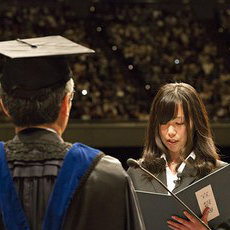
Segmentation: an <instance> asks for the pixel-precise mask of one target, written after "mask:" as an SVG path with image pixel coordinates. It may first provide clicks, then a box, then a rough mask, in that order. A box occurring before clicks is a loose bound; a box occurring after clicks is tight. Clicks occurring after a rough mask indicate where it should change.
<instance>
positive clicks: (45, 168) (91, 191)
mask: <svg viewBox="0 0 230 230" xmlns="http://www.w3.org/2000/svg"><path fill="white" fill-rule="evenodd" d="M71 146H72V145H71V144H70V143H66V142H64V141H63V140H62V139H61V138H60V137H59V136H58V135H57V134H56V133H54V132H51V131H48V130H45V129H37V128H36V129H35V128H31V129H26V130H23V131H21V132H19V133H18V135H16V136H15V137H14V139H13V140H10V141H8V142H6V143H5V144H4V147H5V156H6V160H7V163H8V167H9V169H10V174H11V176H12V178H13V182H14V186H15V188H16V191H17V194H18V197H19V200H20V202H21V205H22V209H23V211H24V213H25V216H26V218H27V221H28V224H29V226H30V229H31V230H40V229H42V223H43V218H44V213H45V211H46V208H47V203H48V201H49V198H50V195H51V193H52V191H53V188H54V185H55V182H56V178H57V176H58V173H59V170H60V168H61V167H62V165H63V159H64V157H65V155H66V153H67V152H68V150H69V149H70V148H71ZM98 157H99V158H100V159H99V158H97V159H96V160H95V161H94V162H93V164H92V166H91V167H90V169H89V170H88V171H87V173H85V175H84V176H83V177H82V178H81V180H80V184H79V185H78V187H77V188H76V191H75V192H74V196H73V198H72V199H71V201H70V203H69V204H68V208H67V212H66V215H65V217H64V219H63V221H62V222H63V224H62V228H61V229H65V230H69V229H71V230H74V229H76V230H99V229H100V230H141V229H144V225H143V223H142V218H141V215H140V213H139V206H138V202H137V200H136V195H135V194H134V192H133V189H132V183H131V182H130V179H129V177H128V176H127V174H126V172H125V171H124V170H123V168H122V166H121V164H120V162H119V161H118V160H117V159H115V158H113V157H110V156H106V155H104V154H103V153H100V154H99V156H98ZM0 229H4V224H3V220H2V218H1V217H0Z"/></svg>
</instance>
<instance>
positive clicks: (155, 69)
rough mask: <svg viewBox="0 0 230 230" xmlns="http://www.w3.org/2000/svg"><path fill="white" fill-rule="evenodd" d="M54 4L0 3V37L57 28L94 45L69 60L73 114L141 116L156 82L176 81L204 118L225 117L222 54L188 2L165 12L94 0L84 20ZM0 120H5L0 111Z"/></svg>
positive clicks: (225, 15)
mask: <svg viewBox="0 0 230 230" xmlns="http://www.w3.org/2000/svg"><path fill="white" fill-rule="evenodd" d="M54 5H55V4H54ZM54 5H52V4H50V5H45V6H37V5H36V4H35V5H32V4H31V6H27V7H25V6H22V7H19V6H18V5H15V6H14V5H11V6H10V5H5V6H4V7H3V6H2V7H1V9H0V38H1V40H9V39H15V38H17V37H20V38H28V37H37V36H48V35H54V34H61V35H63V36H65V37H66V38H69V39H71V40H73V41H75V42H78V43H81V44H83V45H86V46H89V47H90V48H93V49H95V50H96V54H94V55H84V56H81V57H77V58H74V59H71V64H72V65H73V69H74V76H75V79H74V80H75V81H76V95H75V98H74V101H73V109H72V114H71V117H72V118H73V119H81V120H85V121H88V120H96V121H106V120H108V121H111V120H113V121H130V120H133V121H142V120H146V119H147V117H148V113H149V107H150V102H151V98H152V97H153V96H154V94H155V93H156V89H157V88H159V86H160V85H162V84H164V83H167V82H171V81H184V82H187V83H189V84H191V85H193V86H194V87H195V88H196V90H197V91H198V92H199V93H200V95H201V97H202V99H203V100H204V102H205V105H206V107H207V110H208V113H209V115H210V119H211V121H213V122H225V121H229V120H230V114H229V104H230V69H229V64H228V59H227V58H228V57H226V54H222V52H221V49H220V48H219V46H218V44H217V41H216V39H215V40H214V39H212V36H209V35H210V31H209V29H208V25H207V23H204V22H201V21H199V20H197V19H196V17H195V16H194V15H193V12H192V10H191V9H190V7H189V4H184V6H183V7H181V8H180V10H175V11H170V10H166V9H160V8H157V7H156V5H155V4H150V3H146V4H143V3H142V4H140V3H132V4H128V3H126V4H125V3H122V4H121V3H120V4H113V3H111V2H110V3H109V4H106V3H104V2H103V3H100V2H97V3H94V5H92V6H91V7H90V15H89V16H88V17H87V18H84V19H82V18H79V17H78V15H77V13H76V12H75V11H74V9H70V8H69V7H67V6H66V5H64V4H58V6H55V7H54ZM218 13H219V22H220V25H219V26H220V28H222V30H224V31H226V32H227V33H230V11H229V10H225V11H224V10H223V9H222V10H219V12H218ZM218 29H219V28H216V30H217V31H218ZM219 30H220V29H219ZM220 39H221V38H220ZM219 42H221V41H219ZM83 105H84V106H83ZM0 119H1V120H2V121H7V118H6V117H5V116H3V115H2V112H1V117H0Z"/></svg>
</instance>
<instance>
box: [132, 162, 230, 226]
mask: <svg viewBox="0 0 230 230" xmlns="http://www.w3.org/2000/svg"><path fill="white" fill-rule="evenodd" d="M136 193H137V196H138V199H139V203H140V207H141V211H142V214H143V218H144V222H145V225H146V230H168V229H169V228H168V225H167V222H166V221H167V220H169V219H171V218H170V217H171V216H172V215H176V216H179V217H182V218H185V219H186V217H185V216H184V214H183V211H184V210H185V208H184V206H183V205H182V204H180V203H179V202H178V201H177V200H176V199H175V198H174V197H173V196H171V195H167V194H161V193H152V192H145V191H139V190H136ZM175 195H177V196H178V197H179V198H180V199H181V200H182V201H183V202H184V203H185V204H186V205H187V206H188V207H189V208H190V209H191V210H192V211H193V212H194V213H196V215H197V216H199V217H201V215H202V214H201V213H202V212H203V210H204V208H205V207H206V206H208V207H210V213H209V219H210V220H209V222H208V225H209V227H210V228H211V229H214V230H215V229H217V228H218V226H219V225H220V224H221V223H223V222H225V223H227V224H228V226H230V165H227V166H225V167H223V168H221V169H218V170H216V171H215V172H213V173H211V174H209V175H207V176H205V177H203V178H202V179H200V180H198V181H196V182H194V183H193V184H191V185H189V186H188V187H186V188H184V189H182V190H180V191H179V192H177V193H175ZM228 229H230V227H229V228H228Z"/></svg>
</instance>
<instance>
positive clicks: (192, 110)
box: [128, 83, 227, 230]
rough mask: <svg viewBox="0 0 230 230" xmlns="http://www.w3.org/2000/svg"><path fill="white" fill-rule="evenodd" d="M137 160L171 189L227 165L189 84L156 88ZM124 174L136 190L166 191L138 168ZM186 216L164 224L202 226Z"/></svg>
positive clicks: (184, 185) (182, 227)
mask: <svg viewBox="0 0 230 230" xmlns="http://www.w3.org/2000/svg"><path fill="white" fill-rule="evenodd" d="M139 163H140V164H141V165H142V166H143V167H144V168H146V169H147V170H149V171H150V172H151V173H153V174H155V175H156V176H157V177H158V178H159V179H160V180H161V181H162V182H163V183H164V184H165V185H167V187H168V189H170V191H173V192H177V191H179V190H181V189H183V188H185V187H187V186H188V185H189V184H191V183H193V182H195V181H196V180H198V179H200V178H202V177H204V176H206V175H208V174H209V173H211V172H213V171H214V170H216V169H218V168H220V167H223V166H224V165H227V163H225V162H222V161H220V160H219V156H218V154H217V151H216V147H215V145H214V142H213V139H212V134H211V129H210V124H209V120H208V116H207V112H206V109H205V106H204V104H203V102H202V100H201V98H200V96H199V95H198V93H197V92H196V90H195V89H194V88H193V87H192V86H190V85H188V84H186V83H170V84H166V85H164V86H163V87H161V88H160V90H159V91H158V93H157V94H156V96H155V98H154V100H153V103H152V106H151V111H150V119H149V124H148V128H147V138H146V143H145V148H144V151H143V156H142V158H141V159H140V160H139ZM128 173H129V175H130V177H131V179H132V181H133V183H134V187H135V188H136V189H137V190H142V191H149V192H159V193H167V191H165V189H164V188H163V187H162V186H160V185H159V184H158V182H157V181H154V180H151V178H149V177H148V175H145V174H144V173H143V172H142V171H141V170H140V169H138V168H129V169H128ZM181 178H182V180H181ZM178 182H179V183H178ZM186 216H187V217H188V219H189V220H190V221H186V220H183V219H181V218H177V217H173V218H174V219H176V220H177V221H179V222H180V224H178V223H177V222H173V221H168V226H169V227H170V228H171V229H181V230H183V229H196V230H199V229H200V230H202V229H206V228H204V227H203V226H202V225H201V224H200V223H199V222H198V221H196V219H195V218H193V217H192V216H191V215H189V214H188V213H186ZM207 216H208V209H205V211H204V213H203V217H202V219H203V220H204V221H205V222H206V223H207Z"/></svg>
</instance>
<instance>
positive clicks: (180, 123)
mask: <svg viewBox="0 0 230 230" xmlns="http://www.w3.org/2000/svg"><path fill="white" fill-rule="evenodd" d="M176 124H177V125H183V124H184V122H177V123H176Z"/></svg>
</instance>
